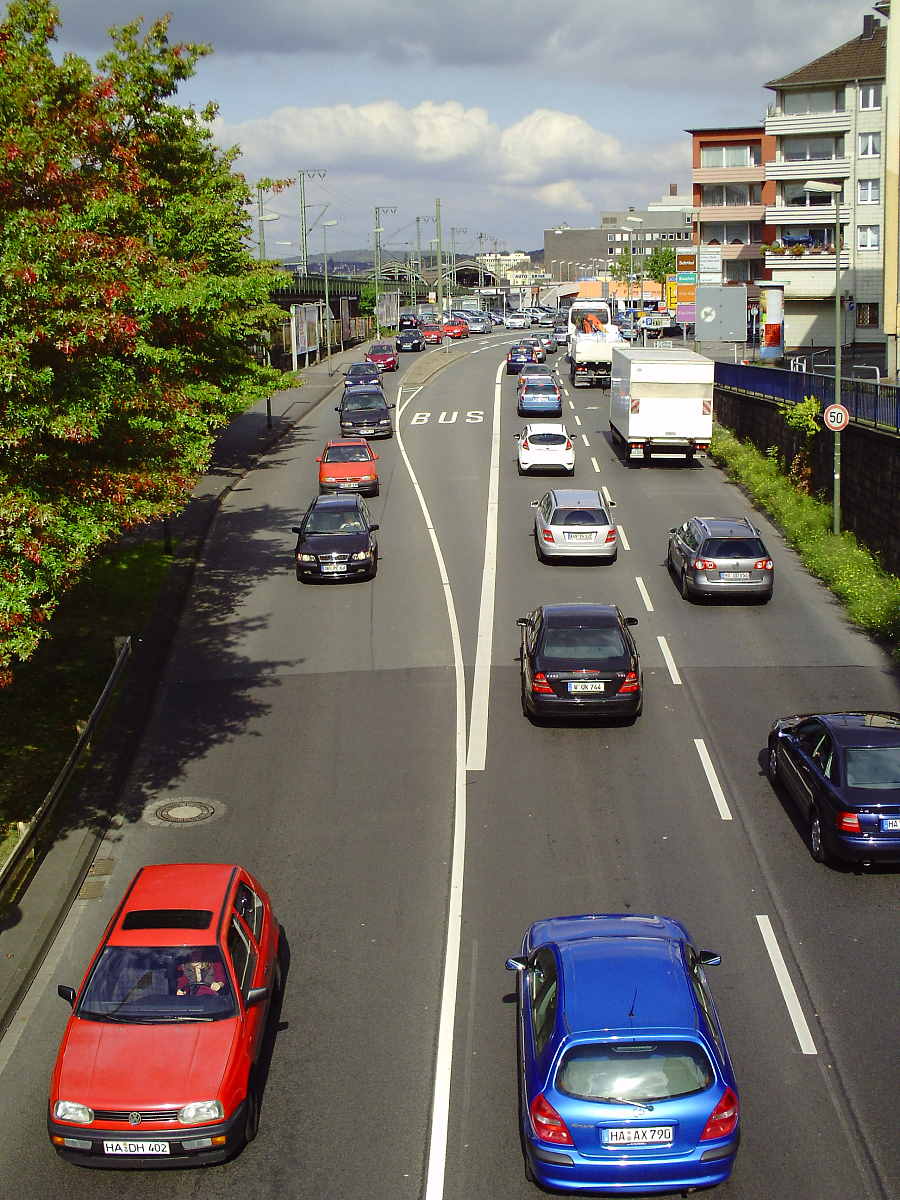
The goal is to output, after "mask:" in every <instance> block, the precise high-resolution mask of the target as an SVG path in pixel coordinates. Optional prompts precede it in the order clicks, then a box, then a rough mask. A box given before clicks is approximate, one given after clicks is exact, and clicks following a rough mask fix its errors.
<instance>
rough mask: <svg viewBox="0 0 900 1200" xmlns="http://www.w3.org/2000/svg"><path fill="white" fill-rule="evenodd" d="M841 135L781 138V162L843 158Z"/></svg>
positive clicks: (821, 160)
mask: <svg viewBox="0 0 900 1200" xmlns="http://www.w3.org/2000/svg"><path fill="white" fill-rule="evenodd" d="M843 156H844V139H843V138H842V137H786V138H782V139H781V160H782V162H827V161H828V159H831V158H843Z"/></svg>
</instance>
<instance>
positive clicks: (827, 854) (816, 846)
mask: <svg viewBox="0 0 900 1200" xmlns="http://www.w3.org/2000/svg"><path fill="white" fill-rule="evenodd" d="M808 837H809V852H810V854H811V855H812V858H813V860H814V861H815V862H817V863H821V864H822V865H823V866H825V867H827V866H831V864H832V863H833V861H834V856H833V855H832V853H831V851H830V850H829V849H828V847H827V846H826V845H825V840H824V838H823V836H822V817H821V815H820V813H819V810H818V809H817V808H813V809H812V811H811V812H810V814H809V834H808Z"/></svg>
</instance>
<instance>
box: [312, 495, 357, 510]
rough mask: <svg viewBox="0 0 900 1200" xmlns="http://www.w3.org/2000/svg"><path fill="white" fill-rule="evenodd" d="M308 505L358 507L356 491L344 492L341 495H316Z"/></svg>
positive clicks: (314, 506) (318, 506)
mask: <svg viewBox="0 0 900 1200" xmlns="http://www.w3.org/2000/svg"><path fill="white" fill-rule="evenodd" d="M309 507H310V508H337V509H343V508H358V507H359V496H358V495H357V494H356V492H347V493H346V494H343V495H341V494H340V493H339V494H337V495H333V496H328V495H324V496H316V497H315V498H314V499H313V502H312V504H310V506H309Z"/></svg>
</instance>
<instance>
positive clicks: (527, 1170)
mask: <svg viewBox="0 0 900 1200" xmlns="http://www.w3.org/2000/svg"><path fill="white" fill-rule="evenodd" d="M525 1178H526V1179H527V1180H528V1182H529V1183H535V1182H536V1180H535V1178H534V1171H532V1169H531V1160H530V1159H529V1157H528V1155H527V1154H526V1155H525Z"/></svg>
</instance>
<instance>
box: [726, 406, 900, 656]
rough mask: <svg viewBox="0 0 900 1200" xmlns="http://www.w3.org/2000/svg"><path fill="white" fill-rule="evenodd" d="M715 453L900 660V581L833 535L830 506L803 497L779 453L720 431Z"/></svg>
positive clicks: (847, 538)
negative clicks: (760, 447)
mask: <svg viewBox="0 0 900 1200" xmlns="http://www.w3.org/2000/svg"><path fill="white" fill-rule="evenodd" d="M710 453H711V454H712V456H713V458H714V459H715V460H716V462H718V463H720V464H721V465H722V466H724V467H725V469H726V470H727V471H728V473H729V474H730V475H731V476H732V477H733V478H734V479H736V480H737V482H738V483H740V484H742V485H743V486H744V487H745V488H746V489H747V491H748V492H749V493H750V495H751V496H752V497H753V499H754V500H755V501H756V502H757V503H758V504H759V505H760V507H761V508H763V509H764V510H765V511H766V512H767V513H768V514H769V516H770V517H771V518H772V519H773V521H775V523H776V524H777V525H778V526H779V527H780V529H781V531H782V532H783V534H784V536H785V539H786V540H787V542H788V544H789V545H791V546H793V547H794V549H795V550H796V551H797V553H798V554H799V555H800V558H801V559H802V560H803V563H804V565H805V566H806V567H808V568H809V570H810V571H811V572H812V574H813V575H815V576H816V577H817V578H819V579H821V580H822V582H823V583H824V584H825V585H826V586H827V587H828V588H830V589H831V591H832V592H834V594H835V595H836V596H837V597H838V599H839V600H841V602H842V603H843V604H844V607H845V608H846V610H847V614H848V616H849V617H850V619H851V620H853V621H855V622H856V624H857V625H860V626H861V627H862V628H863V629H866V630H868V631H869V632H870V633H874V634H878V635H879V636H881V637H885V638H888V639H889V640H890V641H891V643H892V646H893V650H894V654H895V655H897V656H898V657H900V650H898V648H897V643H898V641H900V579H898V578H897V576H896V575H891V574H889V573H888V572H887V571H885V570H883V568H882V567H881V566H880V565H879V564H878V562H877V561H876V559H875V556H874V555H873V554H872V552H871V551H870V550H867V549H866V548H865V547H864V546H861V545H860V544H859V542H858V541H857V540H856V537H855V536H854V535H853V534H852V533H850V532H848V531H845V532H843V533H839V534H835V533H832V532H831V506H830V505H828V504H823V502H822V501H821V500H817V499H815V497H813V496H807V495H804V494H803V493H802V492H800V491H798V490H797V488H796V487H795V486H794V485H793V484H792V483H791V481H790V480H789V479H788V478H786V477H785V475H784V474H783V472H782V470H781V467H780V465H779V463H778V457H777V452H776V451H775V450H774V447H773V448H772V449H770V451H769V453H768V454H762V453H761V452H760V451H759V450H757V449H756V448H755V446H749V445H746V444H745V443H743V442H741V441H739V440H738V439H737V438H736V437H735V436H734V434H733V433H731V432H729V430H727V429H723V428H722V427H721V426H716V428H715V431H714V433H713V439H712V445H711V446H710Z"/></svg>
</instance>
